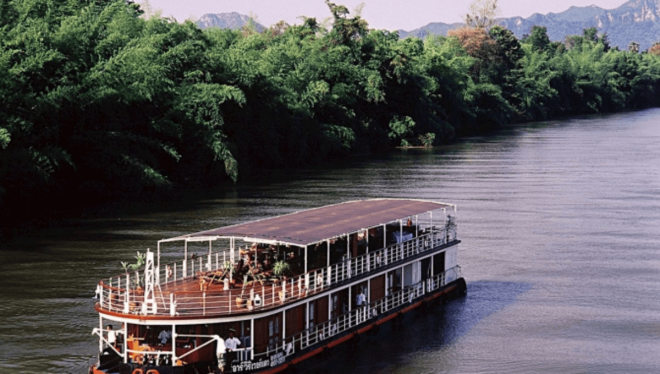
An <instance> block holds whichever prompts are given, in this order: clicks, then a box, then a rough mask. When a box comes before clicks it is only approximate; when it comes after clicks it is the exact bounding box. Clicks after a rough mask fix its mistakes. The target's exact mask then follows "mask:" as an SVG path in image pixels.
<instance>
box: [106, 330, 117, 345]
mask: <svg viewBox="0 0 660 374" xmlns="http://www.w3.org/2000/svg"><path fill="white" fill-rule="evenodd" d="M108 344H110V345H111V346H112V347H114V346H115V345H116V344H117V333H115V331H114V330H113V329H112V325H108Z"/></svg>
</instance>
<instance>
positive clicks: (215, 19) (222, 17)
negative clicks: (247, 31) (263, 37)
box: [195, 12, 266, 32]
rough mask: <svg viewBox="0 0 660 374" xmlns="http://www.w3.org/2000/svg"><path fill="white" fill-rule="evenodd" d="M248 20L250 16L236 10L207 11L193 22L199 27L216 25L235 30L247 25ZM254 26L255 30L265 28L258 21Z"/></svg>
mask: <svg viewBox="0 0 660 374" xmlns="http://www.w3.org/2000/svg"><path fill="white" fill-rule="evenodd" d="M249 21H250V17H248V16H246V15H243V14H238V13H236V12H231V13H218V14H211V13H207V14H205V15H203V16H202V17H200V19H199V20H197V22H195V24H196V25H197V26H198V27H199V28H200V29H206V28H209V27H218V28H221V29H232V30H236V29H240V28H241V27H243V26H245V25H247V23H248V22H249ZM256 26H257V31H259V32H261V31H263V30H265V29H266V28H265V27H264V26H263V25H260V24H259V23H257V24H256Z"/></svg>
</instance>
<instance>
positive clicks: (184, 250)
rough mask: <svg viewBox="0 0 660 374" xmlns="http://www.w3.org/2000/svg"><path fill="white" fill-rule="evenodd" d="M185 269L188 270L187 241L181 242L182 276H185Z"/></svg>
mask: <svg viewBox="0 0 660 374" xmlns="http://www.w3.org/2000/svg"><path fill="white" fill-rule="evenodd" d="M186 270H188V241H187V240H186V241H185V242H183V278H185V277H186Z"/></svg>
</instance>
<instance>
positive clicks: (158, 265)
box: [156, 240, 160, 285]
mask: <svg viewBox="0 0 660 374" xmlns="http://www.w3.org/2000/svg"><path fill="white" fill-rule="evenodd" d="M156 252H157V255H156V256H157V260H156V261H157V262H156V284H158V285H160V240H159V241H158V244H156Z"/></svg>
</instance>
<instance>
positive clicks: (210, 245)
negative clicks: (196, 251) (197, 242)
mask: <svg viewBox="0 0 660 374" xmlns="http://www.w3.org/2000/svg"><path fill="white" fill-rule="evenodd" d="M211 242H212V241H211V239H209V269H208V270H211V249H212V244H211Z"/></svg>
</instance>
